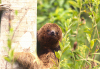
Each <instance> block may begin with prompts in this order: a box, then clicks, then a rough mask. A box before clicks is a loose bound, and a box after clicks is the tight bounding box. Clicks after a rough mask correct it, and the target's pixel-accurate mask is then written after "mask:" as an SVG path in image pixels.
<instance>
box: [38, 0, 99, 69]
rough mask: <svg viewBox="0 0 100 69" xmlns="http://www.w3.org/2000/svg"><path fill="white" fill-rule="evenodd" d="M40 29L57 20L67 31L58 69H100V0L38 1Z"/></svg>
mask: <svg viewBox="0 0 100 69" xmlns="http://www.w3.org/2000/svg"><path fill="white" fill-rule="evenodd" d="M37 4H38V5H37V29H39V28H40V27H41V26H43V25H44V24H45V23H56V24H58V25H59V26H60V28H61V29H62V31H63V39H62V42H60V47H61V51H58V52H55V54H56V56H57V58H59V59H60V61H59V64H58V66H57V67H56V69H99V68H100V59H99V57H100V53H99V52H100V50H99V45H100V35H99V34H100V10H99V9H100V0H38V3H37Z"/></svg>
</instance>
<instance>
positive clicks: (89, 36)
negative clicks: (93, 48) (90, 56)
mask: <svg viewBox="0 0 100 69" xmlns="http://www.w3.org/2000/svg"><path fill="white" fill-rule="evenodd" d="M86 36H87V39H88V41H89V42H90V39H91V35H90V34H86Z"/></svg>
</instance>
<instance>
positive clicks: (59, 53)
mask: <svg viewBox="0 0 100 69" xmlns="http://www.w3.org/2000/svg"><path fill="white" fill-rule="evenodd" d="M55 55H56V57H57V58H58V59H60V56H61V51H58V52H55Z"/></svg>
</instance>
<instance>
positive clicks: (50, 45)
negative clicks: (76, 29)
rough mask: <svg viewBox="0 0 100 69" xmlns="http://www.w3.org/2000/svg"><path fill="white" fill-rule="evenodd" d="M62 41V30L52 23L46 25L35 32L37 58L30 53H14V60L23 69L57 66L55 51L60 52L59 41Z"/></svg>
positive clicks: (42, 68) (41, 68)
mask: <svg viewBox="0 0 100 69" xmlns="http://www.w3.org/2000/svg"><path fill="white" fill-rule="evenodd" d="M61 40H62V30H61V28H60V27H59V26H58V25H57V24H54V23H46V24H45V25H44V26H42V27H41V28H40V29H39V30H38V32H37V58H38V60H39V62H37V61H35V59H36V58H35V57H34V56H33V54H32V53H25V52H15V53H14V59H15V60H16V61H17V62H18V64H20V65H21V66H22V68H23V69H45V68H46V69H47V68H51V67H52V66H53V65H57V63H58V59H57V57H56V56H55V51H58V50H60V46H59V41H61Z"/></svg>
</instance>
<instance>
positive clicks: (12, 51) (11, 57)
mask: <svg viewBox="0 0 100 69" xmlns="http://www.w3.org/2000/svg"><path fill="white" fill-rule="evenodd" d="M8 55H9V58H10V59H11V60H12V59H13V55H14V49H11V50H10V51H9V54H8Z"/></svg>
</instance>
